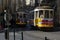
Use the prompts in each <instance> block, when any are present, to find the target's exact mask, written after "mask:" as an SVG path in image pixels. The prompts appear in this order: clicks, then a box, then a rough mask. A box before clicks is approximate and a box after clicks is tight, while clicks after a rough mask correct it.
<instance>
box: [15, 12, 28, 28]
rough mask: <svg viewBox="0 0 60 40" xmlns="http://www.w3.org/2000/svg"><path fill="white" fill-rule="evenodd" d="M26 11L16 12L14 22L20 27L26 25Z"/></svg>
mask: <svg viewBox="0 0 60 40" xmlns="http://www.w3.org/2000/svg"><path fill="white" fill-rule="evenodd" d="M26 23H27V22H26V13H24V12H18V13H17V17H16V24H17V25H18V26H20V27H23V26H24V27H25V26H26Z"/></svg>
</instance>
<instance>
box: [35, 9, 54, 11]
mask: <svg viewBox="0 0 60 40" xmlns="http://www.w3.org/2000/svg"><path fill="white" fill-rule="evenodd" d="M39 10H52V11H53V9H34V11H39Z"/></svg>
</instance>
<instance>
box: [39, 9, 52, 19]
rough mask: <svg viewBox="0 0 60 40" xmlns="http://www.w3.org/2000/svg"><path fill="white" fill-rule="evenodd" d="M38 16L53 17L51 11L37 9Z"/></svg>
mask: <svg viewBox="0 0 60 40" xmlns="http://www.w3.org/2000/svg"><path fill="white" fill-rule="evenodd" d="M39 18H53V11H52V10H51V11H49V10H40V11H39Z"/></svg>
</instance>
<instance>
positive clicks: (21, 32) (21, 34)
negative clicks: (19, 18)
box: [21, 32, 23, 40]
mask: <svg viewBox="0 0 60 40" xmlns="http://www.w3.org/2000/svg"><path fill="white" fill-rule="evenodd" d="M21 37H22V40H23V32H21Z"/></svg>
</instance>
